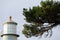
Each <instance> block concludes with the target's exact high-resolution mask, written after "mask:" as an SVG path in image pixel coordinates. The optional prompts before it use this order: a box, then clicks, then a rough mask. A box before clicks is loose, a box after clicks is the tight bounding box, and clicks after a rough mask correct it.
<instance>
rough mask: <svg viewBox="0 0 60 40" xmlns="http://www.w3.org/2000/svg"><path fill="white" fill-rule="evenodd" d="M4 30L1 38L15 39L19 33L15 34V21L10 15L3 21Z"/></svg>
mask: <svg viewBox="0 0 60 40" xmlns="http://www.w3.org/2000/svg"><path fill="white" fill-rule="evenodd" d="M3 25H4V31H3V34H2V35H1V37H2V38H3V40H17V37H19V35H17V34H16V26H17V23H16V22H14V21H12V17H11V16H10V17H9V20H8V21H6V22H4V24H3Z"/></svg>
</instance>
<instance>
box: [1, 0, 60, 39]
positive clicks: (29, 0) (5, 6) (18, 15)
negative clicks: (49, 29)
mask: <svg viewBox="0 0 60 40" xmlns="http://www.w3.org/2000/svg"><path fill="white" fill-rule="evenodd" d="M38 5H40V0H0V34H1V32H2V31H3V22H5V21H6V20H8V17H9V16H12V20H14V21H16V22H17V23H18V25H17V33H18V34H19V35H20V37H18V40H60V27H59V26H58V27H56V28H54V29H53V35H52V37H50V38H49V37H47V38H44V37H43V38H39V37H31V38H26V37H25V36H24V35H23V34H22V30H23V24H24V23H26V22H25V21H24V16H23V14H22V13H23V8H30V7H31V8H32V7H33V6H38ZM0 40H2V38H1V37H0Z"/></svg>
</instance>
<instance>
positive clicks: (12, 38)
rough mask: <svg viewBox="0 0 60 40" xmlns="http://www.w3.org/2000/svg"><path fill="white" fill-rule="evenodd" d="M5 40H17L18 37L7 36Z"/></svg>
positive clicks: (4, 37)
mask: <svg viewBox="0 0 60 40" xmlns="http://www.w3.org/2000/svg"><path fill="white" fill-rule="evenodd" d="M3 40H17V36H13V35H5V36H3Z"/></svg>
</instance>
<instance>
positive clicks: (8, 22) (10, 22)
mask: <svg viewBox="0 0 60 40" xmlns="http://www.w3.org/2000/svg"><path fill="white" fill-rule="evenodd" d="M3 24H15V25H17V23H16V22H13V21H7V22H4V23H3Z"/></svg>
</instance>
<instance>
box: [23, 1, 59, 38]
mask: <svg viewBox="0 0 60 40" xmlns="http://www.w3.org/2000/svg"><path fill="white" fill-rule="evenodd" d="M23 15H24V16H25V20H26V22H27V23H30V24H24V29H23V31H22V32H23V34H24V35H25V36H26V37H32V36H36V37H38V36H42V35H43V34H44V33H47V34H46V36H48V35H49V33H50V36H51V35H52V28H53V27H56V26H57V25H58V24H60V2H58V1H57V2H56V1H52V0H51V1H49V0H47V1H41V6H34V7H33V8H29V10H28V9H26V8H24V9H23ZM45 23H48V26H45V25H44V24H45Z"/></svg>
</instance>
